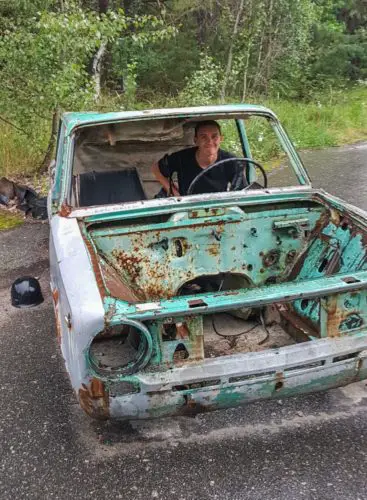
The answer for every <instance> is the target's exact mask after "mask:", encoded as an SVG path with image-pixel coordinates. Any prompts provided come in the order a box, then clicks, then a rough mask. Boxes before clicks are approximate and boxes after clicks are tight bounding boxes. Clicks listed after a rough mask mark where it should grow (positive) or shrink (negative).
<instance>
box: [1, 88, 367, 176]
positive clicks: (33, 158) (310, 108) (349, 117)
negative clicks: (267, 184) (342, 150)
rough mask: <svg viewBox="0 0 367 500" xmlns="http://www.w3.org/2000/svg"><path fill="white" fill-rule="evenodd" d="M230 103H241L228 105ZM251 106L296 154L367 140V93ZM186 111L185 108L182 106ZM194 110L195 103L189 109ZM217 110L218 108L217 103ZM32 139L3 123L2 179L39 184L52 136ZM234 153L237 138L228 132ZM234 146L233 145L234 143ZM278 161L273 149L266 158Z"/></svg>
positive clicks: (37, 133) (37, 130)
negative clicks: (275, 123) (281, 130)
mask: <svg viewBox="0 0 367 500" xmlns="http://www.w3.org/2000/svg"><path fill="white" fill-rule="evenodd" d="M104 99H105V101H106V102H105V103H104V105H103V106H102V107H103V109H105V110H107V109H111V108H115V109H117V108H119V109H121V103H120V104H119V105H117V103H116V102H115V101H114V100H113V99H112V98H110V99H108V98H104ZM228 102H236V100H235V99H228ZM251 102H252V103H256V104H263V105H265V106H267V107H269V108H270V109H272V110H273V111H275V113H276V114H277V115H278V117H279V118H280V121H281V122H282V124H283V125H284V127H285V128H286V130H287V132H288V133H289V135H290V137H291V139H292V140H293V142H294V144H295V146H296V148H297V149H307V148H323V147H328V146H338V145H343V144H350V143H353V142H357V141H360V140H367V87H366V86H364V87H363V86H361V87H356V88H353V89H346V90H344V91H335V90H333V91H329V92H328V93H324V94H320V95H318V96H316V97H315V98H314V100H313V101H312V102H300V101H287V100H285V99H261V98H252V99H251ZM177 103H178V101H175V100H174V99H172V98H170V99H169V100H167V98H164V97H163V96H157V99H155V102H149V103H144V102H138V103H136V106H135V108H136V109H144V108H154V107H164V106H174V105H177ZM180 104H181V105H182V103H180ZM186 104H187V105H189V104H190V103H186ZM213 104H215V102H213ZM32 136H33V139H32V138H30V137H27V136H26V135H24V134H22V133H21V132H19V131H17V130H16V129H15V128H13V127H12V126H10V125H8V124H5V123H3V122H1V123H0V177H1V176H5V177H10V178H12V179H14V180H16V179H17V177H22V176H25V177H32V176H33V178H34V179H35V183H36V184H37V169H38V168H39V165H40V164H41V161H42V159H43V155H44V151H45V150H46V148H47V142H48V137H49V130H48V129H47V126H45V122H42V123H41V122H40V124H39V126H38V127H37V126H35V127H33V133H32ZM225 136H226V142H228V146H229V149H230V150H232V149H233V147H235V145H234V146H233V147H231V144H232V142H233V143H234V136H233V137H232V132H230V131H229V133H227V130H226V131H225ZM231 141H232V142H231ZM272 156H276V151H272V150H271V148H270V149H269V151H268V154H267V157H268V158H264V159H270V158H271V157H272Z"/></svg>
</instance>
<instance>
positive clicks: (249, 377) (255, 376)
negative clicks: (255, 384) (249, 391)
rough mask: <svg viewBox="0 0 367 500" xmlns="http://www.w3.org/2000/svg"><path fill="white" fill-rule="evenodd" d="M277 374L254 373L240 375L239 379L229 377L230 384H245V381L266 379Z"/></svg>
mask: <svg viewBox="0 0 367 500" xmlns="http://www.w3.org/2000/svg"><path fill="white" fill-rule="evenodd" d="M274 374H275V372H263V373H253V374H251V375H239V376H238V377H229V380H228V382H229V383H230V384H231V383H236V382H243V381H245V380H255V379H258V378H264V377H272V376H274Z"/></svg>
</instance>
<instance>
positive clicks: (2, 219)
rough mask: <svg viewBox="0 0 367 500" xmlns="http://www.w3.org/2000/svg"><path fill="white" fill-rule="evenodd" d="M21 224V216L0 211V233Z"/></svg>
mask: <svg viewBox="0 0 367 500" xmlns="http://www.w3.org/2000/svg"><path fill="white" fill-rule="evenodd" d="M23 222H24V219H23V217H22V216H21V215H18V214H12V213H8V212H5V211H3V210H1V211H0V231H5V230H6V229H13V228H14V227H17V226H20V225H21V224H23Z"/></svg>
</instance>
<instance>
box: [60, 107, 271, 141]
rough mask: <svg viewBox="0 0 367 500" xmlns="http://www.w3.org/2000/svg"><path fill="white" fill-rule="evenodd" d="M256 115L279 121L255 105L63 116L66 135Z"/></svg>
mask: <svg viewBox="0 0 367 500" xmlns="http://www.w3.org/2000/svg"><path fill="white" fill-rule="evenodd" d="M247 113H254V114H259V115H266V116H269V117H271V118H274V119H277V117H276V115H275V114H274V113H273V112H272V111H271V110H270V109H268V108H266V107H264V106H258V105H253V104H224V105H215V106H195V107H186V108H163V109H148V110H142V111H118V112H110V113H98V112H71V113H70V112H69V113H64V114H63V115H62V121H63V122H64V124H65V127H66V133H67V134H70V133H71V132H72V131H73V130H74V129H75V128H76V127H80V126H88V125H99V124H105V123H113V122H120V121H126V120H148V119H153V118H159V119H162V118H175V117H176V118H180V117H182V118H188V117H190V118H191V117H193V118H195V117H206V116H208V117H210V116H211V115H216V116H218V115H220V118H226V117H228V118H233V117H236V115H237V117H239V115H241V114H247Z"/></svg>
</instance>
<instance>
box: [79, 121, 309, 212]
mask: <svg viewBox="0 0 367 500" xmlns="http://www.w3.org/2000/svg"><path fill="white" fill-rule="evenodd" d="M287 146H289V144H288V140H287V138H286V137H284V132H282V131H281V130H280V129H278V127H277V124H276V122H275V121H273V120H271V119H270V118H269V117H268V116H263V115H246V117H242V118H235V119H233V118H230V119H228V118H223V117H218V119H212V117H211V116H210V117H209V118H208V119H204V118H202V117H200V119H194V118H191V117H190V118H187V119H185V118H166V119H155V120H152V119H150V120H139V121H127V122H122V123H114V124H103V125H95V126H88V127H84V128H81V129H80V130H79V131H78V132H77V133H76V135H75V149H74V158H73V177H72V178H73V182H72V196H71V202H72V203H71V204H72V205H73V206H80V207H86V206H93V205H105V204H112V203H121V202H131V201H139V200H148V199H153V198H165V197H170V196H187V195H191V194H204V193H205V194H207V193H213V194H216V193H222V192H228V191H242V190H248V189H262V188H268V189H269V188H270V189H271V188H273V187H289V186H294V185H298V184H299V183H300V182H299V180H298V177H299V176H300V174H298V176H297V174H296V172H297V169H301V170H302V165H301V164H300V163H299V159H298V157H297V155H296V154H295V152H294V151H292V150H291V151H290V150H289V148H288V147H287ZM290 147H291V146H290Z"/></svg>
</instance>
